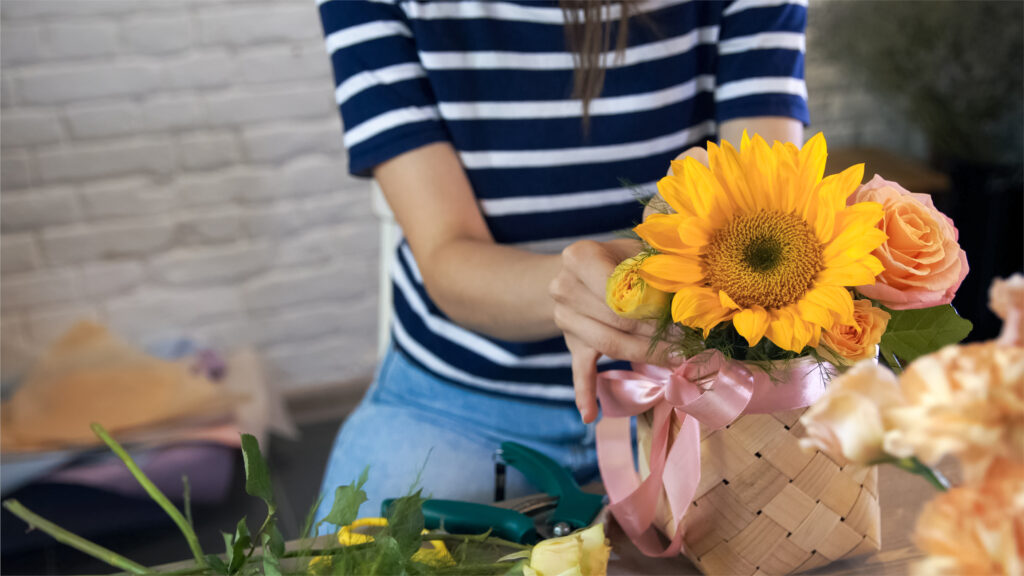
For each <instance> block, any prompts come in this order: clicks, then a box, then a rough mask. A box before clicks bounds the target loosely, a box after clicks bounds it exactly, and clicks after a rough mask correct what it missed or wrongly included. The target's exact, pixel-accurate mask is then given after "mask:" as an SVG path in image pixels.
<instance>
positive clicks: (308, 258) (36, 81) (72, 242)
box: [0, 0, 923, 390]
mask: <svg viewBox="0 0 1024 576" xmlns="http://www.w3.org/2000/svg"><path fill="white" fill-rule="evenodd" d="M820 1H822V0H812V2H811V21H812V25H811V34H810V36H809V39H808V44H809V49H808V58H807V80H808V85H809V90H810V94H811V113H812V120H813V122H814V124H813V126H812V127H811V131H817V130H824V131H825V133H826V135H827V136H829V138H830V144H831V145H832V146H853V145H871V146H883V147H889V148H895V149H901V150H903V151H910V152H911V153H914V154H923V145H922V141H921V139H920V137H919V136H918V135H917V134H916V133H914V132H913V131H910V130H908V129H907V128H906V127H905V125H904V124H902V123H901V122H900V121H899V119H898V118H897V117H896V116H895V114H894V113H892V112H891V111H887V110H886V108H885V107H884V106H880V104H879V102H877V101H875V100H873V99H871V98H868V97H865V96H863V95H862V90H860V89H859V87H857V86H852V85H850V83H849V82H848V81H846V80H845V78H844V77H843V75H842V74H839V73H837V72H836V70H835V69H833V68H832V67H830V66H829V65H828V63H827V62H823V61H821V59H820V58H818V57H817V56H816V52H815V49H814V47H815V43H816V42H818V41H819V39H817V38H816V37H815V36H814V34H813V15H814V6H815V4H816V3H817V2H820ZM0 22H2V34H0V39H2V46H0V49H2V50H0V62H2V65H3V66H2V75H0V80H2V96H0V97H2V107H3V108H2V114H0V129H2V137H0V142H2V168H0V188H2V197H0V232H2V238H0V247H2V255H0V258H2V288H3V290H2V317H0V325H2V332H3V334H2V336H3V338H4V339H5V340H7V341H16V342H22V343H28V344H31V345H37V346H41V345H43V344H45V342H46V341H48V340H49V339H51V338H52V337H54V336H55V335H57V334H59V333H60V332H61V330H63V329H64V328H65V327H66V326H67V325H68V324H70V323H71V322H73V321H74V320H75V319H76V318H80V317H81V318H96V319H100V320H102V321H105V322H107V323H109V324H110V325H112V326H113V327H114V328H115V329H117V330H119V331H121V332H123V333H124V334H125V335H126V336H128V337H131V338H133V339H136V340H138V341H140V342H144V341H146V340H148V339H150V338H153V337H156V336H160V335H167V334H173V333H175V332H182V333H186V334H192V335H196V336H200V337H205V338H209V339H210V340H212V341H213V343H214V344H218V345H222V346H233V345H240V344H253V345H255V346H258V347H259V349H260V350H261V351H262V352H263V354H264V357H265V358H266V360H267V362H268V365H269V367H270V369H271V371H272V374H273V375H274V378H275V380H274V381H275V382H276V383H278V384H279V385H280V386H282V387H283V388H284V389H285V390H298V389H301V388H304V387H312V386H320V385H324V384H327V383H331V382H338V381H343V380H346V379H349V378H357V377H364V376H367V375H368V374H369V373H370V371H371V370H372V367H373V357H374V343H375V339H374V338H368V337H367V334H372V333H374V332H375V330H376V326H375V322H376V315H375V306H376V294H377V286H376V273H375V268H376V260H377V249H378V248H377V230H376V228H375V224H374V220H373V218H372V215H371V211H370V198H369V194H368V190H367V185H366V184H365V182H360V181H356V180H353V179H351V178H349V177H348V176H347V174H346V169H345V158H344V154H343V152H342V150H341V134H340V123H339V121H338V118H337V112H336V110H335V106H334V103H333V97H332V96H333V85H332V77H331V72H330V66H329V62H328V59H327V56H326V55H325V54H324V51H323V44H322V40H321V29H320V23H319V20H318V18H317V14H316V8H315V3H314V2H313V0H295V1H283V0H277V1H270V0H253V1H250V2H233V1H229V0H146V1H145V2H139V1H137V0H4V1H3V3H2V5H0Z"/></svg>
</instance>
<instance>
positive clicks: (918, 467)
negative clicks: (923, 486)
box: [894, 456, 949, 492]
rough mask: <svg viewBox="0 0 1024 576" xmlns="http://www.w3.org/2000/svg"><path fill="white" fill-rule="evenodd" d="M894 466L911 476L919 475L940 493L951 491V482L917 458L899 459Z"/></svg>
mask: <svg viewBox="0 0 1024 576" xmlns="http://www.w3.org/2000/svg"><path fill="white" fill-rule="evenodd" d="M894 464H896V466H897V467H899V468H902V469H903V470H906V471H907V472H910V473H911V474H917V475H918V476H921V477H922V478H924V479H925V480H927V481H928V482H929V483H930V484H931V485H932V486H934V487H935V489H936V490H938V491H939V492H947V491H949V480H947V479H946V477H945V476H943V475H942V473H941V472H939V471H938V470H936V469H934V468H932V467H930V466H927V465H925V464H924V462H921V461H920V460H918V459H917V456H911V457H909V458H899V459H897V460H896V461H895V462H894Z"/></svg>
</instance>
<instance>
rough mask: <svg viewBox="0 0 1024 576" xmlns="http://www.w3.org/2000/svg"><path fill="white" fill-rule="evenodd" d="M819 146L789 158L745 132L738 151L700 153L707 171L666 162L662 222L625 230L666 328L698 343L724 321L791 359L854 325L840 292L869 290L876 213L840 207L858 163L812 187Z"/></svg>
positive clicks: (819, 170)
mask: <svg viewBox="0 0 1024 576" xmlns="http://www.w3.org/2000/svg"><path fill="white" fill-rule="evenodd" d="M825 157H826V148H825V138H824V137H823V136H822V135H821V134H818V135H817V136H815V137H814V138H812V139H811V140H809V141H808V142H807V144H805V145H804V147H803V148H797V147H796V146H795V145H793V144H790V143H786V144H783V143H780V142H775V144H773V145H772V146H769V145H768V143H767V142H765V141H764V139H762V138H761V137H760V136H757V135H755V136H754V138H753V139H750V138H749V137H748V136H747V134H746V133H744V134H743V140H742V142H741V144H740V150H739V152H737V151H736V149H735V148H734V147H733V146H732V145H731V144H729V143H728V142H724V141H723V143H722V146H721V147H719V146H716V145H715V144H713V143H711V142H709V143H708V164H709V166H710V168H708V167H706V166H704V165H703V164H701V163H700V162H698V161H697V160H695V159H693V158H686V159H684V160H682V161H674V162H672V171H673V175H670V176H666V177H665V178H663V179H662V180H661V181H660V182H658V192H659V193H660V194H661V197H662V198H663V199H664V200H665V201H666V202H667V203H668V204H669V206H671V207H672V208H673V210H675V213H674V214H653V215H651V216H649V217H648V218H647V220H646V221H644V223H643V224H640V225H639V226H637V227H636V228H635V231H636V233H637V234H639V235H640V237H641V238H643V239H644V240H645V241H646V242H647V243H648V244H649V245H650V246H651V247H652V248H654V250H655V251H656V254H654V255H652V256H650V257H648V258H646V259H645V260H644V262H643V265H642V266H641V268H640V275H641V276H642V277H643V279H644V280H646V281H647V282H648V283H649V284H650V285H651V286H653V287H655V288H657V289H659V290H664V291H666V292H672V293H674V294H675V295H674V296H673V298H672V319H673V320H674V321H675V322H678V323H680V324H684V325H686V326H690V327H692V328H696V329H700V330H702V331H703V332H704V337H705V338H706V337H707V336H708V333H709V332H710V331H711V329H712V328H714V327H715V326H718V325H719V324H720V323H722V322H728V321H731V322H732V323H733V326H735V328H736V332H738V333H739V334H740V335H741V336H743V337H744V338H746V340H747V342H748V343H749V344H750V345H751V346H753V345H755V344H757V343H758V342H760V341H761V338H764V337H767V338H768V339H769V340H771V341H772V342H773V343H775V344H776V345H777V346H779V347H780V348H783V349H786V350H792V351H794V352H800V351H801V350H803V349H804V347H805V346H807V345H808V344H810V345H811V346H817V345H818V341H819V338H820V336H821V331H822V329H826V330H827V329H830V328H832V327H833V325H835V323H836V322H840V323H842V324H844V325H850V326H856V322H855V320H854V317H853V297H852V295H851V294H850V290H849V287H851V286H862V285H865V284H874V282H875V276H876V275H877V274H878V273H880V272H881V271H882V270H883V267H882V264H881V262H879V260H878V259H877V258H875V257H874V256H872V255H871V252H872V251H873V250H874V249H875V248H878V247H879V246H880V245H881V244H882V243H883V242H885V240H886V235H885V233H884V232H883V231H882V230H880V229H879V228H878V227H877V226H876V225H877V224H878V222H879V221H880V220H881V219H882V215H883V211H882V206H881V205H880V204H878V203H876V202H860V203H856V204H852V205H850V206H847V203H846V200H847V198H848V197H849V196H850V195H851V194H852V193H853V192H854V190H856V189H857V187H858V186H859V185H860V183H861V180H862V179H863V176H864V165H863V164H858V165H855V166H852V167H850V168H848V169H846V170H844V171H843V172H841V173H839V174H835V175H832V176H829V177H827V178H822V176H823V174H824V172H825Z"/></svg>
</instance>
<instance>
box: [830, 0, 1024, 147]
mask: <svg viewBox="0 0 1024 576" xmlns="http://www.w3.org/2000/svg"><path fill="white" fill-rule="evenodd" d="M815 9H816V10H817V13H816V14H815V15H814V16H815V18H816V20H817V25H818V29H817V32H818V34H820V35H821V37H822V38H827V39H828V41H827V42H820V43H818V44H817V46H816V48H817V49H818V50H821V51H822V52H823V56H824V57H825V58H827V59H829V60H831V61H833V62H834V63H835V64H837V65H838V66H840V67H842V68H843V69H844V71H845V72H846V73H847V74H849V75H851V76H852V77H854V78H855V79H856V80H858V81H859V82H862V83H863V85H864V86H865V87H866V88H867V89H869V90H872V91H876V92H878V93H879V94H880V95H882V96H884V97H885V98H887V99H890V100H891V101H892V102H893V103H894V104H895V105H896V106H898V107H899V108H900V109H901V111H902V112H903V113H904V114H906V117H907V118H908V119H909V120H910V121H911V122H912V123H914V124H916V125H917V126H918V127H919V128H920V129H921V130H922V131H923V132H924V133H925V135H926V137H927V141H928V145H929V147H930V153H931V156H932V159H933V161H936V162H945V161H951V160H954V161H955V160H961V161H972V162H981V163H1006V164H1014V163H1016V164H1019V163H1020V162H1021V157H1022V155H1024V138H1022V134H1021V123H1022V122H1024V35H1022V34H1021V23H1022V21H1024V3H1022V2H1017V1H994V2H993V1H982V2H956V1H950V2H926V3H925V2H917V1H896V2H893V1H864V0H855V1H854V0H833V1H830V2H821V3H818V4H816V5H815Z"/></svg>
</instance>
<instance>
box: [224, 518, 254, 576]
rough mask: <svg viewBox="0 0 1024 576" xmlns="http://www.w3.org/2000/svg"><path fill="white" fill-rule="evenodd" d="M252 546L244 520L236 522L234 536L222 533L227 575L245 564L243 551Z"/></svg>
mask: <svg viewBox="0 0 1024 576" xmlns="http://www.w3.org/2000/svg"><path fill="white" fill-rule="evenodd" d="M251 545H252V537H251V536H250V535H249V527H248V526H246V525H245V518H244V517H243V518H242V519H241V520H239V521H238V526H236V527H235V533H234V535H231V534H228V533H227V532H224V547H225V548H226V552H225V555H226V556H227V559H228V574H234V573H235V572H238V570H239V569H240V568H241V567H242V564H244V563H245V559H246V553H245V549H246V548H249V547H250V546H251Z"/></svg>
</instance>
